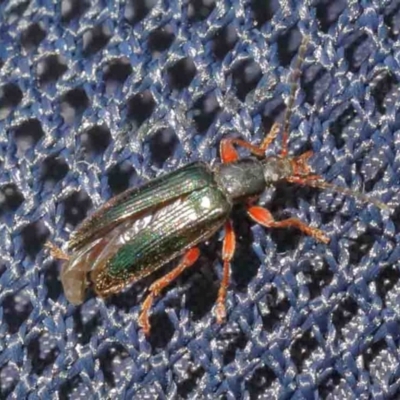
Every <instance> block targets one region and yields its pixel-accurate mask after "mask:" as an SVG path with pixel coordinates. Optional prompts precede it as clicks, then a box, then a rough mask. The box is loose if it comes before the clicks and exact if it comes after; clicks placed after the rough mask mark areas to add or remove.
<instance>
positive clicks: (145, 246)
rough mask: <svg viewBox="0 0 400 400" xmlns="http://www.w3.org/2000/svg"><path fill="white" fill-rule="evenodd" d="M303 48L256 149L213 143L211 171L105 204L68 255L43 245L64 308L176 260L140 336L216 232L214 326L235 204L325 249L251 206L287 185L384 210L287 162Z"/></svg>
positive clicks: (231, 248) (195, 166) (191, 169)
mask: <svg viewBox="0 0 400 400" xmlns="http://www.w3.org/2000/svg"><path fill="white" fill-rule="evenodd" d="M306 45H307V39H304V40H303V42H302V44H301V46H300V50H299V55H298V57H297V63H296V65H295V68H294V69H293V72H292V76H291V84H292V88H291V93H290V96H289V103H288V107H287V111H286V115H285V119H284V124H283V126H282V127H281V125H280V124H277V123H275V124H274V125H273V127H272V129H271V131H270V132H269V133H268V134H267V135H266V137H265V138H264V140H263V141H262V143H261V144H260V145H258V146H257V145H253V144H251V143H248V142H246V141H244V140H241V139H232V138H225V139H223V140H222V141H221V143H220V155H221V161H222V162H221V163H220V164H219V165H217V166H216V167H211V166H209V165H208V164H206V163H204V162H195V163H192V164H189V165H187V166H184V167H182V168H180V169H178V170H176V171H174V172H171V173H169V174H166V175H163V176H160V177H158V178H156V179H154V180H151V181H149V182H148V183H146V184H144V185H143V186H140V187H138V188H132V189H128V190H127V191H125V192H123V193H122V194H120V195H118V196H116V197H114V198H112V199H111V200H109V201H108V202H107V203H105V204H104V205H103V206H102V207H100V209H98V210H97V211H96V212H94V213H93V214H92V215H91V216H89V217H88V218H86V219H85V220H84V221H83V223H82V224H81V225H80V226H79V227H78V229H77V230H76V231H75V232H74V233H73V234H72V236H71V238H70V240H69V243H68V249H69V252H70V254H71V255H67V254H66V253H64V252H63V251H62V250H61V249H59V248H57V247H55V246H54V245H52V244H48V247H50V249H51V253H52V255H53V256H54V257H56V258H59V259H62V260H64V263H63V265H62V270H61V281H62V285H63V287H64V291H65V296H66V297H67V299H68V300H69V301H70V302H71V303H73V304H80V303H82V302H83V301H84V295H85V290H86V288H87V287H88V286H89V284H92V285H93V287H94V291H95V292H96V293H97V294H98V295H99V296H101V297H107V296H109V295H112V294H115V293H117V292H119V291H121V290H122V288H124V287H125V286H127V285H128V284H132V283H134V282H137V281H138V280H140V279H142V278H143V277H145V276H147V275H149V274H151V273H152V272H154V271H155V270H157V269H159V268H161V267H162V266H163V265H165V264H166V263H168V262H169V261H171V260H174V259H176V258H178V257H179V256H182V259H181V261H180V262H179V264H178V265H177V266H176V267H175V268H174V269H173V270H172V271H170V272H169V273H167V274H166V275H165V276H163V277H161V278H160V279H158V280H156V281H155V282H154V283H153V284H152V285H151V286H150V287H149V293H148V295H147V297H146V298H145V300H144V302H143V305H142V310H141V313H140V316H139V320H138V323H139V325H140V327H141V328H142V329H143V331H144V333H145V334H146V335H147V334H148V333H149V332H150V321H149V313H150V309H151V306H152V304H153V302H154V300H155V298H156V297H157V296H158V295H159V294H160V293H161V291H162V290H163V289H164V288H166V287H167V286H168V285H169V284H170V283H171V282H173V281H174V280H175V279H176V278H177V277H178V276H179V275H181V273H182V272H183V271H184V270H186V269H188V268H189V267H191V266H192V265H193V264H194V263H195V262H196V260H197V259H198V257H199V255H200V252H199V249H198V247H197V246H198V244H199V243H201V242H203V241H205V240H207V239H208V238H210V237H211V236H212V235H213V234H214V233H216V232H217V231H218V230H219V229H221V228H222V227H223V228H224V231H225V235H224V239H223V246H222V259H223V276H222V281H221V284H220V288H219V291H218V297H217V301H216V309H215V314H216V319H217V321H218V322H220V323H221V322H223V321H224V320H225V319H226V308H225V300H226V296H227V289H228V284H229V280H230V262H231V260H232V257H233V255H234V253H235V232H234V230H233V227H232V223H231V220H230V219H229V215H230V212H231V210H232V207H233V206H234V204H236V203H244V204H245V205H246V209H247V214H248V215H249V217H250V218H251V219H252V220H253V221H254V222H256V223H258V224H260V225H262V226H264V227H266V228H284V227H295V228H297V229H299V230H300V231H302V232H303V233H304V234H306V235H310V236H312V237H314V238H315V239H316V240H318V241H320V242H323V243H328V242H329V238H328V237H327V236H326V235H325V233H323V232H322V231H321V230H319V229H317V228H314V227H311V226H308V225H307V224H305V223H304V222H302V221H300V220H299V219H297V218H288V219H284V220H280V221H276V220H275V219H274V218H273V216H272V214H271V213H270V212H269V211H268V210H267V209H266V208H264V207H262V206H260V205H256V204H255V202H254V199H256V198H258V197H259V196H260V195H261V194H262V193H263V192H264V190H265V189H266V188H267V187H269V186H271V185H276V184H277V183H278V182H290V183H296V184H299V185H307V186H312V187H319V188H323V189H331V190H334V191H337V192H340V193H344V194H349V195H352V196H354V197H356V198H358V199H359V200H363V201H370V202H372V203H373V204H375V205H376V206H378V207H380V208H382V209H386V208H387V207H386V206H385V205H384V204H383V203H381V202H379V201H378V200H375V199H370V198H367V197H366V196H364V195H363V194H361V193H355V192H352V191H351V190H349V189H346V188H342V187H337V186H334V185H332V184H329V183H327V182H325V181H324V180H323V179H322V178H321V177H320V176H319V175H316V174H314V173H313V172H312V171H311V168H310V166H309V165H308V160H309V158H310V157H311V155H312V152H310V151H308V152H305V153H303V154H301V155H300V156H289V154H288V133H287V132H288V128H289V120H290V114H291V109H292V106H293V103H294V96H295V92H296V90H297V86H296V81H297V79H298V75H299V74H300V65H301V62H302V60H303V59H304V54H305V51H306ZM281 128H282V129H281ZM281 130H282V149H281V151H280V154H279V155H277V156H270V157H266V156H265V152H266V149H267V148H268V146H269V145H270V144H271V143H272V142H273V141H274V140H275V138H276V137H277V136H278V133H279V132H280V131H281ZM237 147H242V148H245V149H247V150H248V151H249V152H250V154H251V155H250V156H249V157H245V158H240V157H239V154H238V152H237Z"/></svg>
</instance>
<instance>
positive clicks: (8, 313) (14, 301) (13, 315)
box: [2, 291, 33, 334]
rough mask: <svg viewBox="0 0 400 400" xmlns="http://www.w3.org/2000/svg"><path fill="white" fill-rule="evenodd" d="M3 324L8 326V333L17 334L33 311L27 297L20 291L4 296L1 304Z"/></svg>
mask: <svg viewBox="0 0 400 400" xmlns="http://www.w3.org/2000/svg"><path fill="white" fill-rule="evenodd" d="M2 308H3V313H4V314H3V316H4V322H5V323H6V324H7V325H8V332H9V333H10V334H14V333H16V332H18V330H19V328H20V326H21V325H22V324H23V323H24V322H25V321H26V320H27V319H28V317H29V315H30V313H31V312H32V310H33V307H32V304H31V302H30V301H29V297H28V295H27V294H26V293H25V292H23V291H21V292H19V293H17V294H10V295H8V296H6V297H5V298H4V300H3V304H2Z"/></svg>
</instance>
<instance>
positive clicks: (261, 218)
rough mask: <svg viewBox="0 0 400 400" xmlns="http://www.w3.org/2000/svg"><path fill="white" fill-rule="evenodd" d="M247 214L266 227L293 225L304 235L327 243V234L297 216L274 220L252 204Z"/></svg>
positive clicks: (267, 212)
mask: <svg viewBox="0 0 400 400" xmlns="http://www.w3.org/2000/svg"><path fill="white" fill-rule="evenodd" d="M247 212H248V214H249V215H250V217H251V219H253V220H254V221H255V222H257V223H258V224H260V225H262V226H265V227H266V228H287V227H294V228H297V229H299V230H300V231H302V232H303V233H305V234H306V235H309V236H312V237H314V238H315V239H317V240H319V241H320V242H323V243H329V238H328V236H326V235H325V233H324V232H322V231H321V230H319V229H316V228H312V227H311V226H308V225H307V224H305V223H304V222H302V221H300V220H298V219H297V218H288V219H284V220H283V221H275V220H274V217H273V216H272V214H271V213H270V212H269V211H268V210H267V209H266V208H263V207H259V206H253V207H249V208H248V209H247Z"/></svg>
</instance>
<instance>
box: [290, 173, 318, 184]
mask: <svg viewBox="0 0 400 400" xmlns="http://www.w3.org/2000/svg"><path fill="white" fill-rule="evenodd" d="M321 180H323V177H322V176H321V175H307V176H289V178H286V181H287V182H290V183H296V184H298V185H302V186H313V182H315V181H321Z"/></svg>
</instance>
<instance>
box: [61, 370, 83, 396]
mask: <svg viewBox="0 0 400 400" xmlns="http://www.w3.org/2000/svg"><path fill="white" fill-rule="evenodd" d="M81 386H82V379H81V378H80V377H79V375H75V376H74V377H73V378H71V379H68V380H66V381H65V382H63V383H62V384H61V385H60V389H59V390H58V396H59V398H60V400H73V399H82V398H84V397H81V396H82V395H83V393H81ZM87 398H88V399H90V395H89V396H87Z"/></svg>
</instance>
